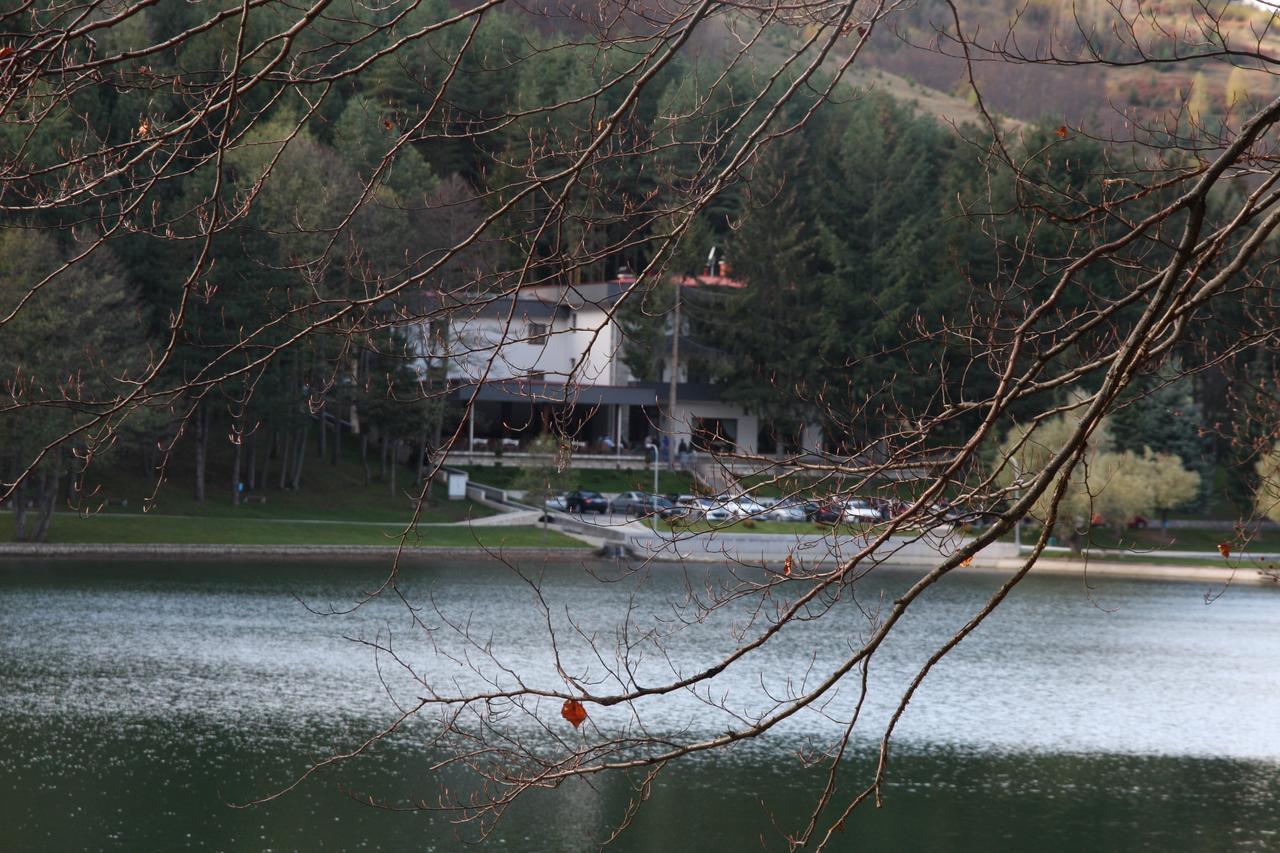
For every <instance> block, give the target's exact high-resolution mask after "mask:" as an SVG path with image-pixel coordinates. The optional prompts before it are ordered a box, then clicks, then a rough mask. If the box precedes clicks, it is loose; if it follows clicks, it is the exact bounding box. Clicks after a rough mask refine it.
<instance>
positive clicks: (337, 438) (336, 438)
mask: <svg viewBox="0 0 1280 853" xmlns="http://www.w3.org/2000/svg"><path fill="white" fill-rule="evenodd" d="M341 458H342V418H341V417H336V418H334V419H333V458H332V459H330V460H329V461H330V464H332V465H337V464H338V460H339V459H341Z"/></svg>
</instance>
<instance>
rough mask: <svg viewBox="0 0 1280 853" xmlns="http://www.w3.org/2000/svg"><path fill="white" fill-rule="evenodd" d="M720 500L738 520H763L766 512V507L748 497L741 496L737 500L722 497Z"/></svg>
mask: <svg viewBox="0 0 1280 853" xmlns="http://www.w3.org/2000/svg"><path fill="white" fill-rule="evenodd" d="M718 500H719V501H721V503H722V504H723V506H724V507H725V509H727V510H729V511H730V512H731V513H733V514H734V516H735V517H736V518H761V517H763V516H764V514H765V512H766V510H765V507H763V506H761V504H760V502H759V501H757V500H755V499H754V498H750V497H747V496H746V495H739V496H738V497H736V498H731V497H728V496H727V495H721V496H720V497H719V498H718Z"/></svg>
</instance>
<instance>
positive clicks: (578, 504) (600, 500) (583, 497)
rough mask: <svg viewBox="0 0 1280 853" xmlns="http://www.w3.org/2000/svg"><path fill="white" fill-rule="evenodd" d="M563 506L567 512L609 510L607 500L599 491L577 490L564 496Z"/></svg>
mask: <svg viewBox="0 0 1280 853" xmlns="http://www.w3.org/2000/svg"><path fill="white" fill-rule="evenodd" d="M564 507H565V509H566V510H568V511H569V512H582V513H586V512H597V513H606V512H608V511H609V502H608V501H607V500H605V498H604V495H602V494H600V493H599V492H583V491H577V492H570V493H569V494H567V495H565V496H564Z"/></svg>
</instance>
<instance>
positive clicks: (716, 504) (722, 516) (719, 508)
mask: <svg viewBox="0 0 1280 853" xmlns="http://www.w3.org/2000/svg"><path fill="white" fill-rule="evenodd" d="M694 506H695V508H696V511H697V512H698V513H699V515H700V517H702V518H705V519H706V520H707V521H732V520H733V519H735V518H736V517H737V516H736V515H734V513H733V511H732V510H730V509H729V507H727V506H725V505H724V504H723V503H721V502H720V501H718V500H714V499H712V498H697V499H696V500H695V502H694Z"/></svg>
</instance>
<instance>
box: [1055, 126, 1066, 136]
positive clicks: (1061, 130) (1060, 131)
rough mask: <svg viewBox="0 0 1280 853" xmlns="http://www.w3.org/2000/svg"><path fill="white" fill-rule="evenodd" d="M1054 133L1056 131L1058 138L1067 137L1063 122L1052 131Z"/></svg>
mask: <svg viewBox="0 0 1280 853" xmlns="http://www.w3.org/2000/svg"><path fill="white" fill-rule="evenodd" d="M1054 133H1056V134H1057V135H1058V138H1059V139H1066V138H1067V126H1066V125H1065V124H1064V125H1060V126H1059V127H1058V129H1057V130H1055V131H1054Z"/></svg>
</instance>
